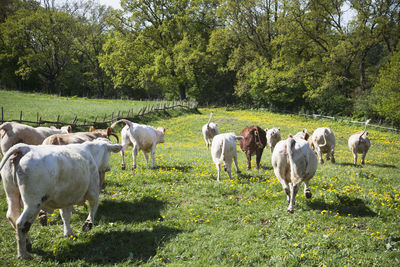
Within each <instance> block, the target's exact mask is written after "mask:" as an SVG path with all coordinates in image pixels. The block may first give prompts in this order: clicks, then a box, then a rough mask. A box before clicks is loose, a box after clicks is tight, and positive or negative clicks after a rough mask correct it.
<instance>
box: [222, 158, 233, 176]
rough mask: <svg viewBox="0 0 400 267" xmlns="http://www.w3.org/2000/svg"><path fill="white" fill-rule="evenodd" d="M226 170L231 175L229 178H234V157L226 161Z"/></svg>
mask: <svg viewBox="0 0 400 267" xmlns="http://www.w3.org/2000/svg"><path fill="white" fill-rule="evenodd" d="M224 164H225V171H226V173H227V174H228V176H229V179H231V180H232V174H231V170H232V159H230V160H228V161H225V163H224Z"/></svg>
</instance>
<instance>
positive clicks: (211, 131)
mask: <svg viewBox="0 0 400 267" xmlns="http://www.w3.org/2000/svg"><path fill="white" fill-rule="evenodd" d="M212 116H213V113H212V112H211V114H210V119H209V120H208V122H207V124H204V125H203V128H202V129H201V132H202V133H203V138H204V141H205V142H206V146H207V149H209V148H210V146H211V143H212V140H213V138H214V136H216V135H217V134H219V131H218V125H217V124H216V123H214V122H211V119H212Z"/></svg>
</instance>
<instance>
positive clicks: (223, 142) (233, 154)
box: [211, 133, 243, 182]
mask: <svg viewBox="0 0 400 267" xmlns="http://www.w3.org/2000/svg"><path fill="white" fill-rule="evenodd" d="M240 139H243V136H236V135H235V134H234V133H225V134H218V135H216V136H214V139H213V141H212V144H211V156H212V159H213V161H214V163H215V165H216V166H217V170H218V177H217V181H218V182H219V180H220V177H221V164H222V163H224V166H225V171H226V172H227V173H228V176H229V178H230V179H232V175H231V168H232V159H233V161H234V163H235V167H236V172H237V173H239V172H240V170H239V166H238V163H237V151H236V140H240Z"/></svg>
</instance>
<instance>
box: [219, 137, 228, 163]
mask: <svg viewBox="0 0 400 267" xmlns="http://www.w3.org/2000/svg"><path fill="white" fill-rule="evenodd" d="M225 143H226V140H225V138H223V139H222V152H221V157H220V159H219V160H220V161H225Z"/></svg>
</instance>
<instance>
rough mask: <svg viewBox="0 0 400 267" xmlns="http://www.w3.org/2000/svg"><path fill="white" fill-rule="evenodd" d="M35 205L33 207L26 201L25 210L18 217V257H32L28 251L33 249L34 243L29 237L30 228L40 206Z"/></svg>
mask: <svg viewBox="0 0 400 267" xmlns="http://www.w3.org/2000/svg"><path fill="white" fill-rule="evenodd" d="M35 206H36V205H33V207H30V206H27V205H26V203H25V208H24V211H23V212H22V214H21V216H20V217H19V218H18V220H17V223H16V233H17V244H18V258H22V259H30V258H31V256H30V255H29V252H28V251H31V250H32V244H31V242H30V239H29V234H28V232H29V229H30V228H31V225H32V223H33V221H34V220H35V218H36V216H37V215H38V213H39V207H38V206H36V207H35Z"/></svg>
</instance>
